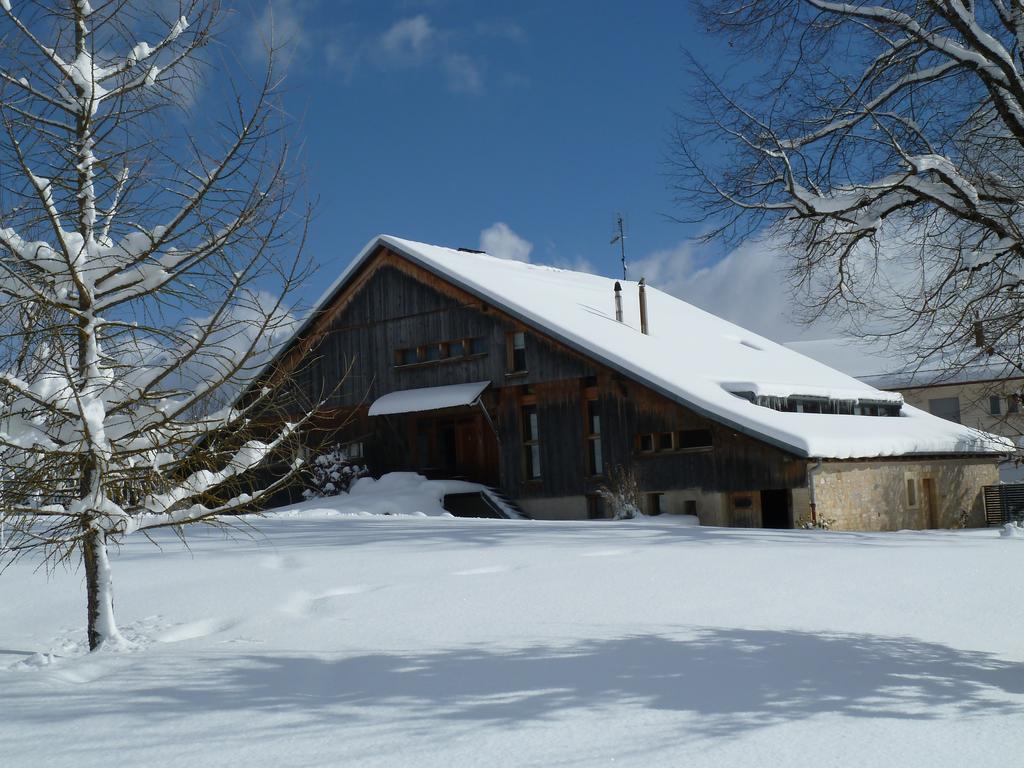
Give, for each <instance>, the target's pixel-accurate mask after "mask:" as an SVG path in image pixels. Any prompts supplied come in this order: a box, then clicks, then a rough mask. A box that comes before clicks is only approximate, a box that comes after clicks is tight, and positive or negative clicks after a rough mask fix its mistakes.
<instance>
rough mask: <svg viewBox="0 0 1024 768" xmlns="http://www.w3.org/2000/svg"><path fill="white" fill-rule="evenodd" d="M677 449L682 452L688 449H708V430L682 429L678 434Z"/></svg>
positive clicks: (709, 445)
mask: <svg viewBox="0 0 1024 768" xmlns="http://www.w3.org/2000/svg"><path fill="white" fill-rule="evenodd" d="M679 447H680V448H681V449H683V450H686V449H688V448H690V449H692V448H710V447H711V430H710V429H684V430H683V431H682V432H680V433H679Z"/></svg>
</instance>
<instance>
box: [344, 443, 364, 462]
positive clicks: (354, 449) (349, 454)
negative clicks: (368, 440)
mask: <svg viewBox="0 0 1024 768" xmlns="http://www.w3.org/2000/svg"><path fill="white" fill-rule="evenodd" d="M342 452H343V453H344V455H345V458H346V459H361V458H363V444H362V442H361V441H357V442H354V443H349V444H348V445H346V446H345V447H344V450H343V451H342Z"/></svg>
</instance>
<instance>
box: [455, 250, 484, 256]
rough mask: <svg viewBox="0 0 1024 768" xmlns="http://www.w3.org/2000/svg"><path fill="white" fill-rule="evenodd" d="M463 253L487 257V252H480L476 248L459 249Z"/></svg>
mask: <svg viewBox="0 0 1024 768" xmlns="http://www.w3.org/2000/svg"><path fill="white" fill-rule="evenodd" d="M459 250H460V251H462V252H463V253H481V254H483V255H484V256H486V255H487V251H478V250H477V249H476V248H459Z"/></svg>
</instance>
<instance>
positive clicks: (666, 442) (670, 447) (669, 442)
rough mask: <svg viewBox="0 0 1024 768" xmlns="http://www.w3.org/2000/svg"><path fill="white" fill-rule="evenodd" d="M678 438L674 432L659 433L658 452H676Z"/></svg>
mask: <svg viewBox="0 0 1024 768" xmlns="http://www.w3.org/2000/svg"><path fill="white" fill-rule="evenodd" d="M675 438H676V436H675V433H674V432H659V433H658V450H659V451H674V450H675V447H676V439H675Z"/></svg>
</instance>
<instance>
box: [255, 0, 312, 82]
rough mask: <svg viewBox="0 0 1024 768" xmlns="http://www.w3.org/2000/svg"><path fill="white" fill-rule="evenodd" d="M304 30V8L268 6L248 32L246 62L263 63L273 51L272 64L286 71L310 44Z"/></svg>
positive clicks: (287, 1) (281, 2) (281, 1)
mask: <svg viewBox="0 0 1024 768" xmlns="http://www.w3.org/2000/svg"><path fill="white" fill-rule="evenodd" d="M307 28H308V25H307V24H306V19H305V13H304V8H299V7H298V5H297V4H296V3H295V2H291V0H276V1H275V2H268V3H267V4H266V6H264V8H263V12H262V13H260V14H259V15H258V16H257V17H256V18H255V19H254V21H253V23H252V24H251V25H250V27H249V29H248V40H247V44H248V51H247V52H248V54H249V58H251V59H253V60H255V61H263V60H265V59H266V57H267V53H268V51H271V50H272V51H273V52H274V61H275V63H276V64H278V65H282V66H285V67H287V66H288V65H289V64H290V63H291V62H292V60H293V59H295V58H296V57H297V56H299V55H305V54H306V53H307V52H308V50H309V48H310V46H311V40H310V37H309V34H308V33H307Z"/></svg>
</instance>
